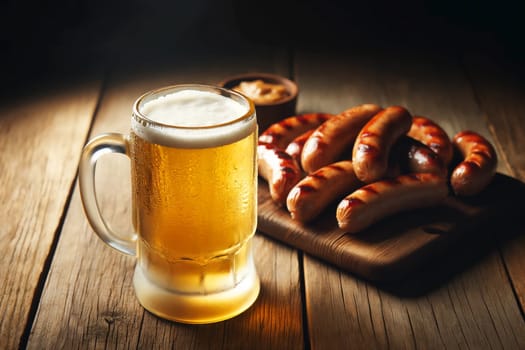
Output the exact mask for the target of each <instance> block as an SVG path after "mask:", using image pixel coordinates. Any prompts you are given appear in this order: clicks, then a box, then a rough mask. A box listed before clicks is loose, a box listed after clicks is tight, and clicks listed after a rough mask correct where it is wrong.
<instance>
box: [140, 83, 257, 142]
mask: <svg viewBox="0 0 525 350" xmlns="http://www.w3.org/2000/svg"><path fill="white" fill-rule="evenodd" d="M140 111H141V113H142V114H143V115H144V116H146V117H147V118H148V119H149V120H151V121H153V122H154V123H155V124H154V123H151V122H148V121H147V120H142V119H139V118H137V117H134V118H132V129H133V131H134V132H135V133H136V134H137V135H139V136H140V137H142V138H144V139H146V140H148V141H150V142H153V143H157V144H162V145H165V146H170V147H182V148H205V147H215V146H220V145H225V144H229V143H232V142H235V141H238V140H241V139H243V138H244V137H246V136H247V135H249V134H251V133H252V132H253V131H254V130H255V128H256V120H255V117H248V118H246V119H245V120H242V121H240V122H237V123H231V124H228V123H229V122H232V121H234V120H236V119H239V118H241V117H242V116H243V115H245V114H246V113H248V111H249V106H248V104H247V105H245V106H244V105H242V104H241V103H239V102H237V101H235V100H232V99H230V98H227V97H225V96H222V95H219V94H215V93H212V92H208V91H199V90H182V91H177V92H173V93H171V94H168V95H164V96H159V97H157V98H155V99H153V100H151V101H147V102H145V103H144V104H143V105H142V106H141V107H140Z"/></svg>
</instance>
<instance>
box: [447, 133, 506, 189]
mask: <svg viewBox="0 0 525 350" xmlns="http://www.w3.org/2000/svg"><path fill="white" fill-rule="evenodd" d="M452 144H453V145H454V147H455V148H456V149H457V150H458V151H459V153H460V154H461V156H462V157H463V161H462V162H461V163H459V164H458V165H457V166H456V167H455V168H454V169H453V171H452V175H451V177H450V184H451V186H452V190H453V191H454V193H455V194H456V195H459V196H472V195H475V194H478V193H479V192H481V191H482V190H483V189H484V188H485V187H486V186H487V185H488V184H489V183H490V182H491V181H492V178H493V177H494V174H495V173H496V166H497V163H498V158H497V155H496V151H495V150H494V147H493V146H492V144H491V143H490V142H489V141H488V140H487V139H485V138H484V137H483V136H481V135H479V134H477V133H475V132H473V131H462V132H459V133H457V134H456V135H455V136H454V138H453V139H452Z"/></svg>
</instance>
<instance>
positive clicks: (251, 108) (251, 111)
mask: <svg viewBox="0 0 525 350" xmlns="http://www.w3.org/2000/svg"><path fill="white" fill-rule="evenodd" d="M192 89H193V90H199V91H209V92H212V91H213V92H215V93H216V92H219V94H220V95H221V96H224V97H228V98H231V97H230V96H231V95H234V96H237V97H239V98H241V99H242V100H244V101H246V103H247V105H248V110H247V111H246V113H244V114H243V115H242V116H240V117H238V118H235V119H233V120H229V121H227V122H223V123H218V124H213V125H203V126H184V125H181V126H179V125H174V124H166V123H162V122H158V121H156V120H153V119H150V118H148V116H147V115H146V114H144V113H142V112H141V111H140V105H141V103H142V102H143V101H144V100H145V99H146V98H148V97H150V96H154V95H159V96H162V93H163V92H166V91H170V90H171V91H176V90H192ZM133 115H134V116H136V117H139V118H140V119H142V120H144V121H146V122H147V123H148V124H149V125H153V126H159V127H163V128H172V129H187V130H202V129H214V128H220V127H224V126H228V125H233V124H236V123H239V122H241V121H243V120H247V119H250V117H253V116H255V105H254V103H253V101H252V100H251V99H249V98H248V97H247V96H246V95H244V94H242V93H240V92H238V91H235V90H232V89H228V88H224V87H220V86H216V85H208V84H174V85H167V86H163V87H160V88H156V89H153V90H149V91H147V92H145V93H143V94H142V95H141V96H139V97H138V98H137V99H136V100H135V102H134V103H133Z"/></svg>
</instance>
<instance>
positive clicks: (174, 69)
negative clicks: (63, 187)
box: [28, 50, 303, 349]
mask: <svg viewBox="0 0 525 350" xmlns="http://www.w3.org/2000/svg"><path fill="white" fill-rule="evenodd" d="M272 55H275V56H272ZM186 57H188V56H186ZM241 57H244V59H241ZM260 57H263V56H262V55H261V53H260V52H259V51H253V50H248V51H246V52H245V53H244V54H242V53H241V54H239V56H237V59H236V60H229V61H223V62H221V66H220V69H218V68H217V64H216V61H214V57H213V55H211V56H210V53H207V55H206V56H202V57H201V56H196V57H193V58H191V57H190V58H191V59H189V60H183V61H177V60H174V61H172V62H171V64H172V66H170V67H169V69H168V70H162V71H159V72H157V73H151V72H150V73H149V74H148V75H147V76H143V75H137V71H136V70H134V71H133V72H134V74H130V73H129V72H130V71H128V70H126V71H124V72H123V73H122V72H121V73H120V74H118V73H116V74H114V75H113V78H112V80H111V81H110V82H109V83H108V87H107V90H106V93H105V94H104V96H103V99H102V103H101V106H100V110H99V113H98V114H97V117H96V123H95V125H94V128H93V134H92V135H95V134H98V133H101V132H106V131H117V132H127V130H128V129H129V116H130V112H131V105H132V102H133V100H134V99H135V98H136V97H138V96H139V95H140V94H142V93H143V92H145V91H147V90H149V89H151V88H154V87H159V86H163V85H168V84H174V83H182V82H185V83H187V82H202V83H215V82H218V81H220V80H222V79H224V77H225V75H229V74H238V73H243V72H245V71H247V70H248V69H250V70H251V69H257V70H264V71H270V72H276V73H280V74H286V71H285V70H283V69H285V68H286V67H287V64H286V59H287V57H286V56H285V55H282V54H281V53H279V52H273V51H272V52H271V53H270V52H268V51H266V52H265V56H264V57H266V58H269V57H274V59H275V62H272V60H269V61H262V60H261V59H260ZM217 59H220V57H219V58H217ZM272 63H273V64H272ZM107 158H110V157H107ZM111 158H114V157H111ZM122 161H123V163H119V162H117V160H116V159H109V160H108V162H107V163H106V164H100V166H99V167H98V168H97V172H99V176H98V178H97V186H98V191H99V193H100V197H99V200H100V202H101V204H102V212H103V213H104V215H105V217H106V218H107V220H108V221H109V222H110V223H112V224H113V226H115V227H119V228H120V229H122V230H124V229H126V227H129V219H130V206H129V181H127V180H123V179H127V178H128V177H129V165H126V164H125V163H126V162H127V160H126V159H122ZM75 192H77V190H75ZM255 260H256V266H257V269H258V272H259V276H260V278H261V283H262V290H261V294H260V297H259V299H258V300H257V302H256V303H255V304H254V306H253V307H252V308H250V309H249V310H248V311H247V312H245V313H244V314H242V315H240V316H238V317H236V318H234V319H231V320H228V321H225V322H220V323H216V324H211V325H201V326H189V325H183V324H177V323H174V322H168V321H164V320H162V319H159V318H157V317H155V316H152V315H151V314H149V313H148V312H146V311H144V310H143V309H142V308H141V307H140V305H139V304H138V302H137V301H136V298H135V296H134V293H133V288H132V285H131V284H132V272H133V266H134V259H133V258H131V257H127V256H122V255H121V254H118V253H116V252H115V251H113V250H111V249H110V248H108V247H107V246H105V245H104V243H103V242H102V241H100V240H99V239H98V238H97V237H96V236H95V235H94V234H93V232H92V230H91V229H90V228H89V227H88V226H87V221H86V220H85V219H84V216H83V212H82V208H81V205H80V202H79V196H78V195H77V194H76V193H75V196H74V197H73V199H72V202H71V207H70V209H69V210H68V214H67V218H66V222H65V224H64V228H63V231H62V234H61V239H60V241H59V242H58V246H57V250H56V255H55V259H54V260H53V263H52V266H51V270H50V273H49V278H48V280H47V282H46V285H45V289H44V293H43V296H42V300H41V303H40V307H39V309H38V313H37V317H36V319H35V323H34V327H33V330H32V333H31V337H30V339H29V344H28V347H29V348H53V347H59V348H86V347H87V348H91V347H93V348H106V347H111V348H113V347H118V348H130V347H132V348H184V349H204V348H210V349H211V348H213V349H217V348H227V349H244V348H250V349H252V348H253V349H268V348H275V349H301V348H303V329H302V309H301V293H300V290H301V288H300V278H299V268H298V257H297V253H296V252H295V251H293V250H291V249H289V248H288V247H285V246H283V245H280V244H278V243H276V242H274V241H272V240H269V239H267V238H266V237H264V236H261V235H259V234H257V235H256V238H255ZM50 315H54V316H53V317H50Z"/></svg>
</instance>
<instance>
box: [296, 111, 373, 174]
mask: <svg viewBox="0 0 525 350" xmlns="http://www.w3.org/2000/svg"><path fill="white" fill-rule="evenodd" d="M380 110H381V107H379V106H377V105H375V104H363V105H359V106H355V107H352V108H349V109H347V110H345V111H343V112H341V113H340V114H338V115H336V116H335V117H333V118H330V119H329V120H327V121H326V122H324V123H323V124H321V125H320V126H319V127H318V128H317V129H316V130H315V131H314V132H313V134H312V135H310V137H309V138H308V140H306V142H305V144H304V147H303V152H302V155H301V165H302V167H303V169H304V170H305V171H306V172H308V173H311V172H314V171H316V170H317V169H320V168H321V167H323V166H325V165H328V164H331V163H334V162H336V161H338V160H340V159H339V158H340V156H341V154H342V153H343V152H344V151H345V150H346V149H348V148H351V147H352V145H353V143H354V141H355V137H356V136H357V134H358V133H359V131H360V130H361V128H362V127H363V126H364V125H365V124H366V123H367V122H368V121H369V120H370V118H372V117H373V116H374V115H375V114H377V113H378V112H379V111H380Z"/></svg>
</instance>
